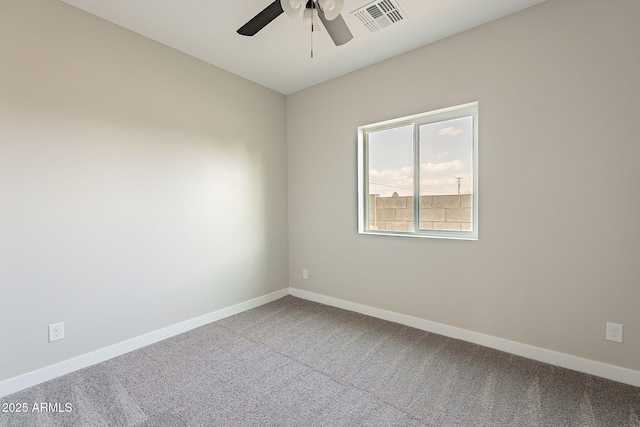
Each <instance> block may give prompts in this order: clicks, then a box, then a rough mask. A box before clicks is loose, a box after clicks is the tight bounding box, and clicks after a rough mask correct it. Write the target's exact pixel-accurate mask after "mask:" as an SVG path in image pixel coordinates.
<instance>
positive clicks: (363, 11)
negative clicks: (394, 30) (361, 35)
mask: <svg viewBox="0 0 640 427" xmlns="http://www.w3.org/2000/svg"><path fill="white" fill-rule="evenodd" d="M351 15H355V16H356V17H357V18H358V19H359V20H360V22H362V23H363V24H364V26H365V27H367V28H368V29H369V31H371V32H374V31H378V30H381V29H383V28H385V27H388V26H389V25H391V24H395V23H396V22H400V21H402V20H403V19H406V15H405V14H404V12H403V11H402V9H400V6H398V3H397V2H396V1H395V0H376V1H373V2H371V3H369V4H366V5H364V6H362V7H361V8H359V9H356V10H354V11H353V12H351Z"/></svg>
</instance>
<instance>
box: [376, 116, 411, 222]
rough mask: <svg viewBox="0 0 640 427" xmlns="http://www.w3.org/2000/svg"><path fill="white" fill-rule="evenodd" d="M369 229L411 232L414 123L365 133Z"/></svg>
mask: <svg viewBox="0 0 640 427" xmlns="http://www.w3.org/2000/svg"><path fill="white" fill-rule="evenodd" d="M367 154H368V158H367V161H368V188H369V212H368V218H369V221H368V229H369V230H393V231H413V230H414V228H413V180H414V178H413V126H412V125H407V126H400V127H396V128H392V129H385V130H380V131H376V132H371V133H369V134H368V139H367Z"/></svg>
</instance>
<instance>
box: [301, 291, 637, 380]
mask: <svg viewBox="0 0 640 427" xmlns="http://www.w3.org/2000/svg"><path fill="white" fill-rule="evenodd" d="M289 293H290V294H291V295H293V296H294V297H298V298H302V299H306V300H309V301H315V302H319V303H321V304H325V305H330V306H332V307H337V308H342V309H345V310H349V311H355V312H356V313H361V314H365V315H367V316H371V317H376V318H378V319H383V320H388V321H391V322H395V323H400V324H401V325H406V326H411V327H413V328H416V329H420V330H423V331H427V332H433V333H435V334H439V335H443V336H446V337H450V338H456V339H459V340H463V341H467V342H471V343H474V344H479V345H482V346H485V347H489V348H493V349H496V350H500V351H505V352H507V353H511V354H515V355H517V356H522V357H526V358H528V359H533V360H537V361H539V362H544V363H548V364H550V365H555V366H561V367H563V368H567V369H571V370H574V371H579V372H583V373H586V374H591V375H595V376H597V377H601V378H607V379H610V380H613V381H618V382H621V383H625V384H629V385H632V386H635V387H640V372H638V371H634V370H631V369H627V368H621V367H619V366H614V365H609V364H606V363H602V362H596V361H594V360H588V359H583V358H581V357H577V356H571V355H569V354H565V353H559V352H556V351H552V350H547V349H544V348H540V347H534V346H531V345H527V344H522V343H519V342H515V341H509V340H505V339H502V338H498V337H494V336H491V335H485V334H481V333H478V332H473V331H469V330H467V329H461V328H456V327H454V326H448V325H444V324H442V323H436V322H431V321H429V320H425V319H420V318H417V317H413V316H407V315H404V314H399V313H395V312H393V311H388V310H383V309H380V308H375V307H370V306H367V305H362V304H358V303H354V302H350V301H345V300H341V299H338V298H333V297H328V296H325V295H320V294H316V293H313V292H308V291H303V290H301V289H296V288H289Z"/></svg>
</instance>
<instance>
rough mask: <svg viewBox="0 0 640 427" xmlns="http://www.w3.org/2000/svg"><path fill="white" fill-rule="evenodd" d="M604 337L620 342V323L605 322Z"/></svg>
mask: <svg viewBox="0 0 640 427" xmlns="http://www.w3.org/2000/svg"><path fill="white" fill-rule="evenodd" d="M605 338H606V339H607V340H609V341H615V342H622V325H618V324H617V323H610V322H607V332H606V335H605Z"/></svg>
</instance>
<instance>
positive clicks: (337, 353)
mask: <svg viewBox="0 0 640 427" xmlns="http://www.w3.org/2000/svg"><path fill="white" fill-rule="evenodd" d="M22 402H24V403H27V404H28V406H29V411H28V412H27V413H21V414H16V413H13V414H7V413H0V425H1V426H6V427H9V426H21V427H23V426H150V427H151V426H153V427H158V426H413V427H419V426H474V427H475V426H554V427H556V426H581V427H589V426H634V427H637V426H640V421H639V419H640V389H639V388H636V387H631V386H627V385H623V384H619V383H615V382H612V381H608V380H604V379H601V378H596V377H592V376H589V375H585V374H580V373H577V372H573V371H569V370H566V369H561V368H557V367H554V366H550V365H546V364H543V363H538V362H534V361H531V360H527V359H524V358H521V357H517V356H513V355H509V354H507V353H502V352H499V351H496V350H491V349H488V348H484V347H481V346H477V345H473V344H468V343H465V342H462V341H459V340H454V339H450V338H446V337H442V336H439V335H435V334H431V333H428V332H424V331H420V330H416V329H413V328H409V327H406V326H402V325H398V324H395V323H391V322H386V321H383V320H378V319H374V318H371V317H367V316H364V315H360V314H357V313H352V312H349V311H345V310H340V309H337V308H332V307H327V306H324V305H321V304H317V303H313V302H309V301H305V300H301V299H298V298H294V297H291V296H288V297H285V298H282V299H280V300H278V301H275V302H273V303H270V304H267V305H264V306H262V307H259V308H256V309H253V310H250V311H247V312H244V313H241V314H238V315H235V316H232V317H229V318H226V319H224V320H221V321H218V322H215V323H212V324H210V325H207V326H204V327H201V328H198V329H194V330H192V331H190V332H188V333H185V334H181V335H178V336H175V337H173V338H171V339H168V340H165V341H162V342H159V343H156V344H154V345H151V346H148V347H145V348H143V349H140V350H138V351H134V352H131V353H128V354H125V355H123V356H120V357H117V358H114V359H112V360H109V361H107V362H104V363H101V364H98V365H95V366H92V367H89V368H86V369H83V370H80V371H77V372H74V373H72V374H69V375H66V376H63V377H60V378H58V379H55V380H53V381H49V382H47V383H44V384H41V385H39V386H35V387H32V388H30V389H27V390H24V391H22V392H19V393H15V394H13V395H10V396H7V397H5V398H3V399H0V404H4V403H22ZM40 402H45V403H53V404H55V403H58V408H57V411H56V412H34V411H32V409H33V408H32V406H33V404H34V403H37V404H39V403H40ZM66 403H69V404H70V407H71V411H70V412H63V411H61V409H62V410H64V408H65V406H64V405H65V404H66ZM2 406H4V405H2ZM0 409H1V407H0ZM53 409H56V408H55V407H54V408H53Z"/></svg>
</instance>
